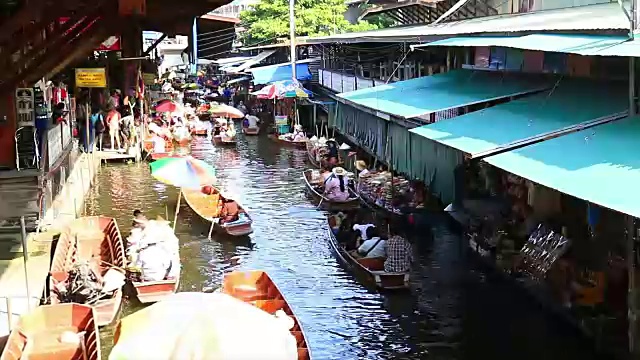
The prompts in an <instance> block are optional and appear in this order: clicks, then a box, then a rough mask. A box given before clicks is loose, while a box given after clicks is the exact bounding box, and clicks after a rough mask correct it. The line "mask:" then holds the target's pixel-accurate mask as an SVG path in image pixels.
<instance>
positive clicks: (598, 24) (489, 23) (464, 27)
mask: <svg viewBox="0 0 640 360" xmlns="http://www.w3.org/2000/svg"><path fill="white" fill-rule="evenodd" d="M626 7H627V9H628V7H629V5H628V3H626ZM629 27H630V26H629V20H628V19H627V17H626V16H625V14H624V12H623V11H622V9H621V8H620V6H619V5H618V4H617V3H615V2H612V3H607V4H598V5H589V6H576V7H571V8H562V9H555V10H545V11H535V12H529V13H519V14H505V15H496V16H487V17H480V18H474V19H466V20H458V21H450V22H444V23H440V24H437V25H420V26H410V27H402V28H390V29H383V30H374V31H367V32H357V33H344V34H336V35H331V36H323V37H315V38H309V39H306V40H305V42H304V43H307V44H316V43H330V42H344V43H355V42H376V41H381V42H384V41H409V42H422V41H429V40H432V39H433V38H434V37H436V38H437V37H442V36H447V35H460V34H481V33H516V32H527V31H575V30H626V29H629ZM301 45H302V44H301Z"/></svg>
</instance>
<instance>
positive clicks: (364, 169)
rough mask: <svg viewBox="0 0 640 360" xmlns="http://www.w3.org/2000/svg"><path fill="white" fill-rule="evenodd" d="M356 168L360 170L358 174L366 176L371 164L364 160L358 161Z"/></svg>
mask: <svg viewBox="0 0 640 360" xmlns="http://www.w3.org/2000/svg"><path fill="white" fill-rule="evenodd" d="M356 170H358V176H364V175H367V174H368V173H369V166H368V165H367V163H366V162H365V161H364V160H358V161H356Z"/></svg>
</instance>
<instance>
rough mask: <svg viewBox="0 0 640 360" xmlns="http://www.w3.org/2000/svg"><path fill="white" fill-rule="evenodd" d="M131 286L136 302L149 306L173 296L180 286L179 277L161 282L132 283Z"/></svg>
mask: <svg viewBox="0 0 640 360" xmlns="http://www.w3.org/2000/svg"><path fill="white" fill-rule="evenodd" d="M132 285H133V287H134V288H135V292H136V296H137V297H138V301H139V302H140V303H142V304H151V303H155V302H158V301H161V300H163V299H164V298H166V297H168V296H171V295H173V294H175V293H176V292H177V291H178V287H179V286H180V276H179V275H178V277H177V278H175V279H168V280H162V281H144V282H137V281H134V282H132Z"/></svg>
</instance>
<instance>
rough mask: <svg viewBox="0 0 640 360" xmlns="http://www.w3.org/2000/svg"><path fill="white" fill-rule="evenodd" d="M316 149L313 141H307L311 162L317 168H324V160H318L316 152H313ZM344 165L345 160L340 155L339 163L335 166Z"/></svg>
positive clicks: (308, 155)
mask: <svg viewBox="0 0 640 360" xmlns="http://www.w3.org/2000/svg"><path fill="white" fill-rule="evenodd" d="M313 150H314V145H313V143H312V142H311V141H307V157H308V158H309V163H310V164H311V165H312V166H313V167H315V168H318V169H320V168H322V165H323V164H322V163H321V162H322V161H320V162H318V161H317V160H316V157H315V154H314V153H313ZM342 165H343V161H342V159H341V158H340V157H338V164H336V165H335V166H342Z"/></svg>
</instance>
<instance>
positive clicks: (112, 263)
mask: <svg viewBox="0 0 640 360" xmlns="http://www.w3.org/2000/svg"><path fill="white" fill-rule="evenodd" d="M125 260H126V259H125V252H124V242H123V240H122V236H121V235H120V230H119V229H118V224H117V223H116V220H115V219H113V218H109V217H104V216H88V217H82V218H79V219H76V220H74V221H73V222H72V223H71V224H70V225H69V226H68V228H67V229H66V230H65V231H64V232H62V233H61V234H60V238H59V239H58V244H57V245H56V249H55V251H54V255H53V261H52V264H51V276H50V289H51V290H50V292H51V293H50V295H49V299H50V302H51V304H59V303H69V302H74V303H79V304H86V305H91V306H92V307H93V308H94V309H95V313H96V314H95V317H96V324H97V325H98V326H104V325H109V324H111V323H112V322H113V321H114V319H115V317H116V315H117V314H118V311H119V310H120V306H121V304H122V286H123V285H124V280H125V276H124V271H125V270H124V269H125V266H126V264H125Z"/></svg>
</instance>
